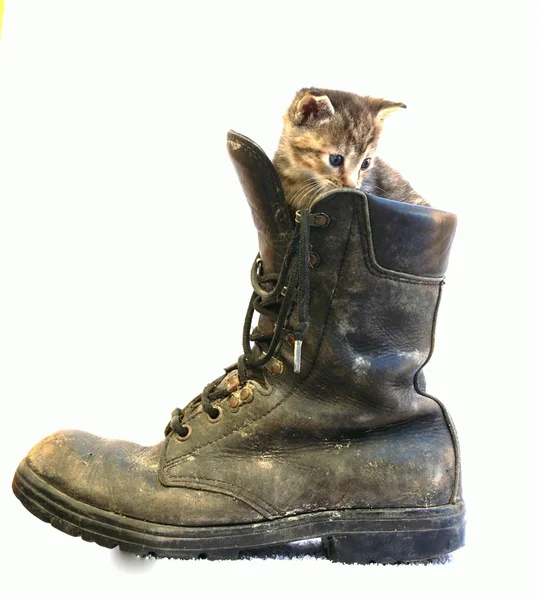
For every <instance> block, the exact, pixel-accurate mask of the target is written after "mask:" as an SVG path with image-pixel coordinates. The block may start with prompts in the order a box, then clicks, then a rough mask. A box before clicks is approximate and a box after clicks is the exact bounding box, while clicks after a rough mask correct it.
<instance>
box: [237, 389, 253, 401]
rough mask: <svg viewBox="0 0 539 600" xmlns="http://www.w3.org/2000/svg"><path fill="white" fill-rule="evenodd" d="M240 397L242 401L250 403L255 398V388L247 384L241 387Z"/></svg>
mask: <svg viewBox="0 0 539 600" xmlns="http://www.w3.org/2000/svg"><path fill="white" fill-rule="evenodd" d="M240 399H241V401H242V402H245V404H250V403H251V402H252V401H253V400H254V394H253V390H252V389H251V387H250V386H248V385H246V386H245V387H242V388H241V390H240Z"/></svg>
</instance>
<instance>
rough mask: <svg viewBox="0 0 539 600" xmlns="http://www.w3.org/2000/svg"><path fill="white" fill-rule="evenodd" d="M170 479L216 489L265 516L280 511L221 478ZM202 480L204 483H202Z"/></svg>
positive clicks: (267, 516) (188, 486)
mask: <svg viewBox="0 0 539 600" xmlns="http://www.w3.org/2000/svg"><path fill="white" fill-rule="evenodd" d="M169 481H173V482H175V483H186V484H191V485H186V486H185V487H187V488H190V489H195V490H196V489H198V490H206V491H214V492H217V493H225V492H226V494H225V495H227V496H231V497H233V498H236V499H237V500H240V501H241V502H244V503H245V504H248V505H249V506H250V507H251V508H253V509H254V510H256V511H257V512H258V513H260V514H261V515H262V516H263V517H265V518H267V519H269V518H271V517H274V516H276V515H278V514H279V511H278V510H277V509H276V508H275V507H274V506H272V505H271V504H270V503H269V502H266V501H265V500H263V499H262V498H260V497H258V496H254V495H252V494H250V493H246V490H245V489H244V488H242V487H241V486H239V485H236V484H235V483H229V482H226V481H220V480H219V479H207V478H205V477H189V476H179V477H171V478H170V479H169ZM200 482H202V484H201V483H200ZM204 482H207V484H208V485H204ZM210 488H214V489H210ZM240 494H241V495H240Z"/></svg>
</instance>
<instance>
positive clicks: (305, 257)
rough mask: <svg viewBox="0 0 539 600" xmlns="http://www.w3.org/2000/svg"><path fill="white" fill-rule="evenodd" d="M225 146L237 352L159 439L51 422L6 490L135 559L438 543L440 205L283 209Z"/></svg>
mask: <svg viewBox="0 0 539 600" xmlns="http://www.w3.org/2000/svg"><path fill="white" fill-rule="evenodd" d="M228 147H229V151H230V155H231V157H232V161H233V163H234V165H235V168H236V170H237V172H238V175H239V177H240V180H241V183H242V185H243V188H244V190H245V194H246V196H247V200H248V202H249V204H250V206H251V209H252V212H253V217H254V221H255V225H256V227H257V230H258V235H259V242H260V255H259V257H258V258H257V260H256V262H255V264H254V266H253V270H252V275H251V276H252V283H253V288H254V292H253V296H252V298H251V301H250V304H249V309H248V312H247V318H246V324H245V328H244V335H243V346H244V354H243V355H242V356H241V357H240V359H239V361H238V363H237V364H236V365H234V366H232V367H231V368H229V369H227V370H226V373H225V375H224V376H223V377H221V378H219V379H217V380H216V381H214V382H213V383H212V384H210V385H209V386H207V387H206V388H205V390H204V392H203V393H202V394H201V395H200V396H199V397H197V398H195V399H194V400H193V401H192V402H191V403H190V404H189V405H188V406H187V407H186V408H185V409H184V410H179V409H176V410H175V411H174V413H173V416H172V419H171V421H170V422H169V424H168V426H167V428H166V431H165V439H164V440H163V441H161V442H160V443H158V444H157V445H155V446H152V447H149V448H147V447H141V446H139V445H136V444H133V443H126V442H119V441H115V440H106V439H102V438H99V437H96V436H94V435H91V434H89V433H84V432H82V431H60V432H58V433H55V434H53V435H51V436H49V437H48V438H46V439H44V440H43V441H42V442H40V443H39V444H37V445H36V446H35V447H34V448H33V449H32V450H31V451H30V453H29V454H28V456H27V457H26V458H25V459H24V460H23V461H22V462H21V464H20V466H19V468H18V469H17V472H16V474H15V478H14V481H13V490H14V492H15V494H16V495H17V497H18V498H19V499H20V500H21V502H22V503H23V504H24V505H25V506H26V508H28V510H30V512H32V513H33V514H34V515H36V516H37V517H39V518H40V519H43V520H44V521H48V522H50V523H51V524H52V525H53V526H54V527H57V528H58V529H60V530H62V531H64V532H66V533H69V534H70V535H80V536H81V537H82V538H83V539H85V540H87V541H94V542H97V543H98V544H101V545H103V546H106V547H109V548H113V547H115V546H119V547H120V548H121V549H123V550H127V551H131V552H135V553H138V554H143V555H144V554H150V553H151V554H154V555H157V556H170V557H181V558H196V557H201V556H203V557H207V558H210V559H212V558H215V559H219V558H237V557H238V556H241V555H242V554H243V553H245V552H249V551H252V550H253V549H256V548H261V547H269V546H271V545H277V544H283V543H288V542H293V541H298V540H305V539H311V538H321V539H322V541H323V547H324V548H325V552H326V554H327V556H328V557H329V558H331V559H333V560H336V561H342V562H360V563H366V562H372V561H376V562H386V563H393V562H401V561H406V562H408V561H417V560H424V559H430V558H434V557H439V556H442V555H446V554H447V553H450V552H452V551H453V550H455V549H457V548H459V547H460V546H462V545H463V543H464V505H463V502H462V498H461V491H460V462H459V450H458V443H457V437H456V433H455V429H454V427H453V424H452V421H451V419H450V417H449V415H448V413H447V412H446V410H445V408H444V407H443V405H442V404H441V403H440V402H439V401H438V400H437V399H436V398H434V397H433V396H431V395H429V394H427V393H426V392H425V390H424V384H423V379H422V376H421V370H422V368H423V367H424V365H425V363H426V362H427V361H428V360H429V358H430V356H431V353H432V348H433V339H434V328H435V322H436V314H437V311H438V305H439V302H440V292H441V288H442V283H443V277H444V272H445V270H446V263H447V259H448V254H449V249H450V246H451V240H452V238H453V234H454V231H455V225H456V218H455V216H454V215H452V214H449V213H446V212H442V211H439V210H435V209H432V208H427V207H424V206H413V205H408V204H403V203H400V202H394V201H391V200H385V199H382V198H377V197H374V196H369V195H365V194H363V193H361V192H359V191H354V190H341V191H337V192H335V193H331V194H329V195H327V196H326V197H325V198H323V199H322V200H321V201H320V202H319V203H318V204H317V205H316V206H315V208H314V210H313V212H312V213H309V212H308V211H307V210H303V211H299V212H298V213H297V214H296V215H292V216H291V215H290V213H289V210H288V208H287V206H286V205H285V201H284V196H283V192H282V188H281V185H280V182H279V179H278V176H277V174H276V172H275V170H274V168H273V166H272V164H271V161H270V160H269V159H268V158H267V156H266V155H265V154H264V153H263V152H262V150H261V149H260V148H259V147H258V146H257V145H256V144H254V143H253V142H251V141H250V140H248V139H247V138H245V137H243V136H241V135H238V134H236V133H230V134H229V137H228ZM255 311H256V312H258V313H260V315H261V316H260V320H259V323H258V325H257V327H256V328H255V329H254V330H253V331H252V332H251V325H250V323H251V319H252V317H253V316H254V313H255ZM252 342H254V345H253V346H252V347H251V343H252Z"/></svg>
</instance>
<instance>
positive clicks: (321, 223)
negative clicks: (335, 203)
mask: <svg viewBox="0 0 539 600" xmlns="http://www.w3.org/2000/svg"><path fill="white" fill-rule="evenodd" d="M330 221H331V220H330V218H329V217H328V215H326V213H315V214H314V215H313V217H312V223H313V225H314V226H315V227H327V226H328V225H329V224H330Z"/></svg>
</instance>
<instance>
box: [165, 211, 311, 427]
mask: <svg viewBox="0 0 539 600" xmlns="http://www.w3.org/2000/svg"><path fill="white" fill-rule="evenodd" d="M316 216H317V215H312V214H311V213H310V211H309V209H302V210H298V211H297V212H296V219H295V228H294V232H293V235H292V237H291V239H290V243H289V245H288V248H287V250H286V253H285V257H284V260H283V264H282V267H281V271H280V273H278V274H277V273H268V274H264V273H263V265H262V261H261V259H260V254H258V255H257V257H256V259H255V261H254V263H253V266H252V268H251V284H252V286H253V294H252V296H251V299H250V301H249V306H248V308H247V314H246V315H245V321H244V325H243V335H242V346H243V354H242V355H241V356H240V357H239V359H238V362H237V365H234V366H233V367H230V368H229V369H227V370H226V372H225V374H224V375H221V376H220V377H218V378H217V379H215V380H214V381H212V382H211V383H209V384H208V385H207V386H206V387H205V388H204V390H203V391H202V394H200V395H199V396H197V397H196V398H195V399H194V400H192V401H191V402H190V403H189V404H188V405H187V406H186V407H185V409H183V410H182V409H180V408H176V409H175V410H174V411H173V412H172V416H171V419H170V422H169V423H168V425H167V427H166V429H165V435H168V434H169V433H170V432H171V431H174V432H175V433H177V434H178V435H179V436H180V437H181V438H186V437H187V436H188V435H189V433H190V428H189V427H188V426H186V424H185V421H186V420H187V419H188V418H189V417H190V416H191V415H192V414H193V412H194V410H195V409H196V408H197V406H198V405H201V407H202V409H203V410H204V411H205V412H206V413H207V415H208V417H209V418H210V419H212V420H215V419H217V418H218V417H219V415H220V411H219V410H218V409H217V408H216V407H215V406H214V405H213V403H214V402H215V401H217V400H220V399H222V398H225V397H226V396H228V395H230V393H231V392H230V391H229V390H228V389H227V388H226V387H225V388H220V389H218V386H219V384H220V383H221V382H222V381H223V379H224V378H225V377H226V375H227V373H228V372H230V370H231V369H232V368H237V371H238V381H239V386H240V387H242V386H243V385H244V384H245V383H246V382H247V380H248V379H249V377H250V375H253V373H254V372H256V371H259V370H260V368H261V367H263V366H264V365H267V364H268V363H269V362H270V361H271V360H272V359H273V357H274V356H275V355H276V354H277V353H278V352H279V350H280V348H281V345H282V343H283V341H284V339H285V337H286V335H288V334H289V333H290V330H287V329H285V327H286V325H287V323H288V319H289V317H290V314H291V312H292V309H293V307H294V302H296V303H297V306H298V312H297V316H298V318H297V325H296V326H295V327H294V329H293V330H292V333H293V335H294V340H295V341H294V372H295V373H299V372H300V370H301V347H302V344H303V339H304V337H305V333H306V332H307V329H308V327H309V299H310V295H309V292H310V269H311V263H310V227H311V225H313V224H316V219H315V218H316ZM313 217H314V218H313ZM264 284H270V285H269V286H266V287H270V290H269V291H268V290H265V289H264V288H263V287H262V286H263V285H264ZM271 284H273V286H272V285H271ZM255 311H256V312H258V313H260V314H262V315H266V316H268V317H271V318H272V319H275V324H274V327H273V332H272V333H262V332H259V331H258V330H257V328H256V327H255V329H254V330H253V331H252V333H251V325H252V321H253V316H254V313H255ZM251 342H254V343H255V347H257V346H258V350H257V351H256V350H255V347H253V348H252V347H251Z"/></svg>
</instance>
